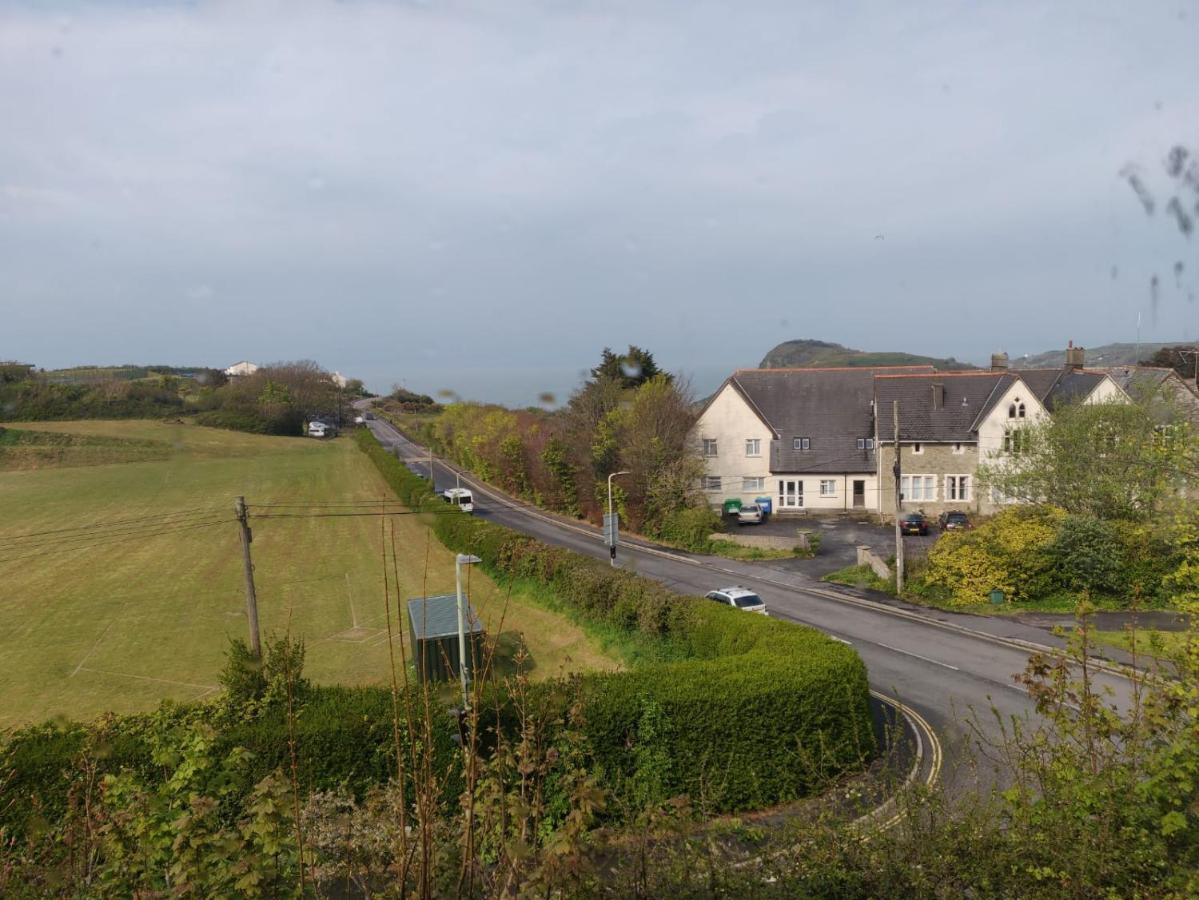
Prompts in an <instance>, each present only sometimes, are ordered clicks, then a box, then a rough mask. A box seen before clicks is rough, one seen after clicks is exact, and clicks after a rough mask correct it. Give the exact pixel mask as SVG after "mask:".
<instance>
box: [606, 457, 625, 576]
mask: <svg viewBox="0 0 1199 900" xmlns="http://www.w3.org/2000/svg"><path fill="white" fill-rule="evenodd" d="M628 474H629V473H628V472H625V471H621V472H613V473H611V474H610V475H609V476H608V515H606V516H604V533H605V536H606V537H607V539H608V554H609V556H610V557H611V560H612V565H613V566H614V567H615V565H616V544H617V543H618V542H619V540H620V538H619V537H618V529H619V528H620V526H619V524H618V520H617V518H616V511H615V510H614V509H613V508H612V479H613V478H615V477H616V476H617V475H628Z"/></svg>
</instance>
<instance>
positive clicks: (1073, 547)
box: [1045, 515, 1124, 594]
mask: <svg viewBox="0 0 1199 900" xmlns="http://www.w3.org/2000/svg"><path fill="white" fill-rule="evenodd" d="M1123 549H1124V548H1123V546H1122V545H1121V542H1120V526H1119V525H1117V524H1116V523H1113V522H1104V521H1101V520H1099V519H1095V518H1092V517H1091V516H1079V515H1073V516H1066V517H1065V518H1064V519H1062V521H1061V523H1060V524H1059V525H1058V530H1057V535H1056V536H1055V537H1054V539H1053V543H1051V544H1050V545H1049V546H1048V547H1047V548H1046V551H1045V552H1046V553H1047V554H1048V556H1049V559H1050V560H1051V562H1052V563H1053V578H1054V581H1055V582H1056V583H1057V584H1059V585H1060V586H1061V587H1062V588H1064V589H1065V590H1067V591H1074V592H1077V593H1086V594H1114V593H1115V592H1116V591H1118V590H1119V589H1120V588H1122V587H1123V586H1124V578H1123V568H1124V560H1123V552H1122V551H1123Z"/></svg>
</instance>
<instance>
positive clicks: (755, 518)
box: [737, 503, 762, 525]
mask: <svg viewBox="0 0 1199 900" xmlns="http://www.w3.org/2000/svg"><path fill="white" fill-rule="evenodd" d="M737 524H738V525H761V524H762V507H760V506H758V504H756V503H747V504H745V506H742V507H741V508H740V509H739V510H737Z"/></svg>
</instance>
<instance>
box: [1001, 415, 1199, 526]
mask: <svg viewBox="0 0 1199 900" xmlns="http://www.w3.org/2000/svg"><path fill="white" fill-rule="evenodd" d="M1024 436H1025V440H1024V441H1023V442H1022V444H1021V449H1020V452H1019V453H1017V454H1010V455H1003V456H997V457H994V458H993V459H992V460H990V461H989V462H987V463H985V464H983V465H982V466H980V468H979V473H978V474H979V481H980V482H982V483H983V484H984V485H987V486H990V487H993V488H996V489H997V490H998V491H999V492H1001V493H1002V494H1004V495H1006V496H1007V497H1010V498H1011V499H1013V500H1016V501H1019V502H1023V503H1047V504H1050V505H1052V506H1056V507H1059V508H1061V509H1064V510H1066V511H1067V512H1069V513H1074V514H1077V515H1083V516H1094V517H1096V518H1099V519H1125V520H1144V519H1147V518H1149V517H1151V516H1152V515H1154V514H1155V513H1156V512H1158V511H1160V510H1161V508H1162V507H1163V505H1164V504H1165V503H1166V502H1167V501H1168V500H1170V499H1172V498H1176V497H1178V496H1179V494H1180V492H1181V491H1182V490H1183V489H1184V488H1186V487H1187V486H1188V485H1189V484H1191V483H1192V482H1193V481H1194V475H1195V471H1194V460H1195V454H1196V450H1195V447H1196V437H1195V431H1194V428H1193V427H1192V426H1191V425H1190V424H1189V423H1187V422H1174V423H1172V424H1170V425H1167V426H1162V425H1160V424H1158V420H1157V418H1156V417H1155V416H1154V414H1153V411H1152V410H1151V408H1150V406H1149V404H1148V403H1144V402H1134V403H1117V402H1111V403H1093V404H1088V403H1080V404H1074V405H1070V406H1066V407H1063V408H1060V409H1058V410H1057V411H1056V412H1055V413H1054V414H1053V416H1052V417H1050V418H1047V419H1045V420H1043V421H1041V422H1038V423H1036V424H1033V425H1029V426H1026V427H1025V429H1024Z"/></svg>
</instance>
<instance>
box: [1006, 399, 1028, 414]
mask: <svg viewBox="0 0 1199 900" xmlns="http://www.w3.org/2000/svg"><path fill="white" fill-rule="evenodd" d="M1007 417H1008V418H1009V419H1023V418H1024V401H1023V400H1021V399H1020V398H1019V397H1017V398H1016V399H1015V400H1013V401H1012V403H1011V405H1010V406H1009V407H1008V408H1007Z"/></svg>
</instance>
